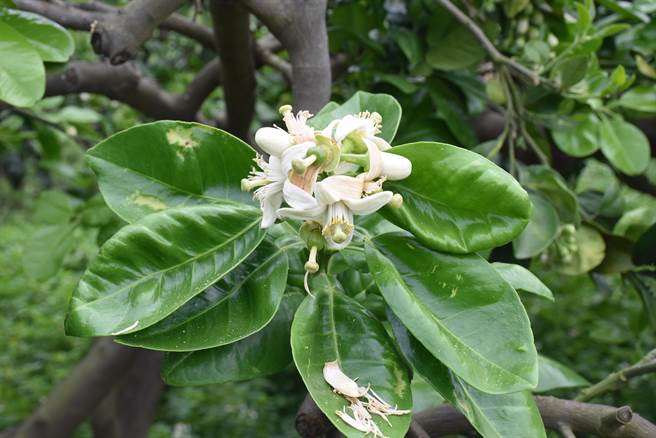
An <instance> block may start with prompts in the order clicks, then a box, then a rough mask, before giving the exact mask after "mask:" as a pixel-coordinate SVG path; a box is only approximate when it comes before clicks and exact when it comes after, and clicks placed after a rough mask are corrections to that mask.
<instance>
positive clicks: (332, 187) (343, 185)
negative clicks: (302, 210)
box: [314, 175, 364, 204]
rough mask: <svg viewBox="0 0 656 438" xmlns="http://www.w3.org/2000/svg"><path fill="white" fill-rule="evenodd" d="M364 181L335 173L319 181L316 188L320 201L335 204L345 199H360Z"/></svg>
mask: <svg viewBox="0 0 656 438" xmlns="http://www.w3.org/2000/svg"><path fill="white" fill-rule="evenodd" d="M363 187H364V181H363V180H362V179H360V178H355V177H353V176H346V175H333V176H329V177H328V178H325V179H323V180H321V181H319V182H318V183H317V184H316V186H315V188H314V190H315V193H316V196H317V199H318V200H319V202H321V203H323V204H334V203H335V202H338V201H341V200H343V199H360V198H361V197H362V190H363Z"/></svg>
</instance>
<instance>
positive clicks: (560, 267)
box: [555, 226, 606, 275]
mask: <svg viewBox="0 0 656 438" xmlns="http://www.w3.org/2000/svg"><path fill="white" fill-rule="evenodd" d="M574 238H575V241H576V243H575V247H576V250H575V251H574V253H573V255H572V260H567V261H566V260H561V261H560V262H559V263H557V264H556V266H555V269H556V270H557V271H558V272H560V273H561V274H566V275H579V274H584V273H586V272H589V271H591V270H592V269H594V268H596V267H597V266H599V264H600V263H601V262H602V261H603V260H604V256H605V253H606V244H605V243H604V239H603V238H602V237H601V234H599V232H598V231H597V230H595V229H594V228H592V227H588V226H582V227H580V228H577V229H576V233H575V234H574Z"/></svg>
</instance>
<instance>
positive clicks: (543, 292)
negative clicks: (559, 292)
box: [492, 262, 554, 301]
mask: <svg viewBox="0 0 656 438" xmlns="http://www.w3.org/2000/svg"><path fill="white" fill-rule="evenodd" d="M492 266H493V267H494V269H496V271H497V272H498V273H499V275H501V277H502V278H503V279H504V280H506V281H507V282H508V284H510V285H511V286H512V287H513V289H515V290H518V291H519V290H522V291H524V292H529V293H532V294H535V295H539V296H541V297H544V298H546V299H548V300H550V301H553V300H554V297H553V294H552V293H551V290H549V288H548V287H547V286H545V284H544V283H542V281H540V279H539V278H538V277H536V276H535V274H533V273H532V272H531V271H529V270H528V269H526V268H525V267H523V266H520V265H515V264H512V263H500V262H496V263H492Z"/></svg>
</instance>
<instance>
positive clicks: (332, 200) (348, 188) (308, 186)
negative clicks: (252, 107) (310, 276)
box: [242, 105, 412, 272]
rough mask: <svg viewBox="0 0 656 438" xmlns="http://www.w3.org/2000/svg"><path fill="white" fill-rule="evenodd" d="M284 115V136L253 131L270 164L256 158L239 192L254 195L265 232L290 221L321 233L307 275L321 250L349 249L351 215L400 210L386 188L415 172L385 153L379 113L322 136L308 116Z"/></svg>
mask: <svg viewBox="0 0 656 438" xmlns="http://www.w3.org/2000/svg"><path fill="white" fill-rule="evenodd" d="M280 113H281V114H282V116H283V120H284V122H285V125H286V127H287V130H284V129H281V128H278V127H274V128H272V127H266V128H261V129H259V130H258V131H257V132H256V134H255V142H256V143H257V145H258V146H259V147H260V148H261V149H262V150H263V151H264V152H266V153H267V154H268V155H269V160H268V161H266V160H265V159H264V157H262V156H259V155H258V156H257V157H256V159H255V162H256V164H257V167H258V168H254V169H253V170H252V171H251V174H250V175H249V176H248V178H244V179H243V180H242V189H243V190H246V191H250V190H253V189H255V193H254V198H255V199H256V200H258V201H259V202H260V206H261V208H262V212H263V218H262V228H267V227H270V226H271V225H273V224H274V223H275V221H276V220H277V219H279V218H280V219H283V218H291V219H300V220H303V221H306V225H308V226H309V228H310V229H315V230H319V231H320V235H321V239H320V241H316V239H315V241H314V242H313V243H312V244H311V248H312V253H313V254H314V256H313V255H312V253H311V257H310V261H308V264H306V270H308V271H309V272H316V270H317V269H318V265H316V261H315V259H314V257H316V251H317V250H318V249H322V248H324V247H326V248H328V249H333V250H340V249H343V248H345V247H346V246H347V245H348V244H349V243H350V242H351V239H352V238H353V230H354V225H353V216H354V215H367V214H371V213H374V212H375V211H377V210H379V209H380V208H382V207H383V206H384V205H386V204H390V206H392V207H400V205H401V203H402V202H403V198H402V197H401V195H399V194H394V193H392V192H390V191H385V190H383V182H384V181H386V180H400V179H403V178H406V177H407V176H408V175H410V173H411V171H412V165H411V163H410V161H409V160H408V159H407V158H405V157H402V156H400V155H395V154H392V153H389V152H385V150H386V149H388V148H390V145H389V144H388V143H387V142H386V141H385V140H384V139H382V138H380V137H377V136H376V134H378V133H379V132H380V128H381V123H382V118H381V116H380V114H378V113H376V112H373V113H369V112H363V113H359V114H353V115H347V116H345V117H343V118H341V119H337V120H333V121H332V122H330V123H329V124H328V126H327V127H326V128H325V129H323V130H321V131H318V130H315V129H313V128H312V127H310V126H308V124H307V121H308V119H309V118H310V117H312V115H311V114H310V113H309V112H307V111H300V112H298V113H297V114H293V112H292V107H291V106H290V105H285V106H283V107H281V108H280Z"/></svg>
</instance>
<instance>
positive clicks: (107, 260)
mask: <svg viewBox="0 0 656 438" xmlns="http://www.w3.org/2000/svg"><path fill="white" fill-rule="evenodd" d="M259 222H260V214H259V211H257V210H256V209H254V208H252V207H247V206H240V205H237V204H232V203H224V204H217V205H205V206H202V205H201V206H193V207H184V208H178V209H170V210H166V211H162V212H160V213H157V214H152V215H149V216H147V217H145V218H144V219H143V220H141V221H139V222H138V223H136V224H133V225H128V226H126V227H124V228H123V229H121V230H120V231H119V232H118V233H116V234H115V235H114V236H112V237H111V238H110V239H109V240H108V241H107V242H106V243H105V244H104V245H103V247H102V248H101V249H100V253H99V254H98V256H96V258H95V259H94V260H93V261H92V262H91V264H90V265H89V267H88V268H87V270H86V272H85V273H84V275H83V276H82V279H81V280H80V283H79V285H78V287H77V289H76V290H75V292H74V293H73V296H72V298H71V302H70V307H69V312H68V316H67V319H66V332H67V333H68V334H69V335H74V336H103V335H105V336H106V335H118V334H124V333H130V332H133V331H137V330H141V329H144V328H146V327H148V326H151V325H153V324H155V323H156V322H158V321H160V320H162V319H164V318H165V317H166V316H168V315H169V314H171V313H172V312H173V311H175V310H176V309H177V308H179V307H180V306H182V305H183V304H184V303H186V302H187V301H189V300H190V299H191V298H192V297H194V296H195V295H197V294H198V293H200V292H201V291H203V290H204V289H206V288H207V287H208V286H209V285H211V284H212V283H214V282H215V281H217V280H218V279H220V278H221V277H223V276H224V275H225V274H227V273H228V272H230V271H231V270H232V269H233V268H234V267H235V266H237V265H239V263H241V262H242V261H243V260H244V259H245V258H246V257H248V255H249V254H250V253H251V252H252V251H253V250H254V249H255V248H256V247H257V246H258V245H259V243H260V241H261V240H262V238H263V237H264V232H263V231H262V230H261V229H260V226H259Z"/></svg>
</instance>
